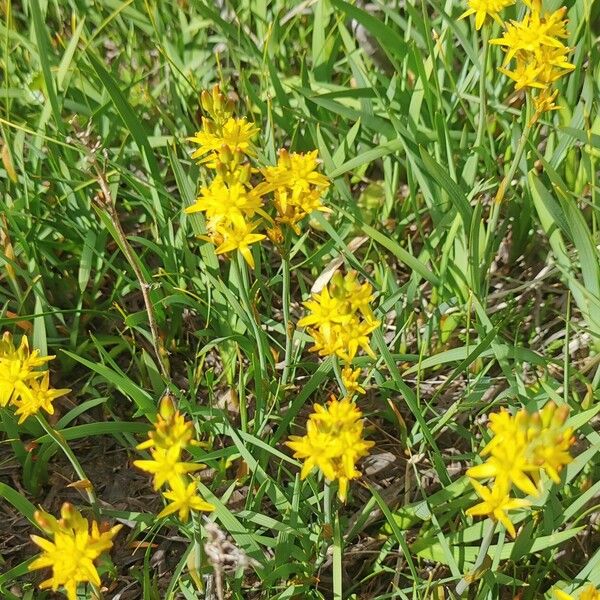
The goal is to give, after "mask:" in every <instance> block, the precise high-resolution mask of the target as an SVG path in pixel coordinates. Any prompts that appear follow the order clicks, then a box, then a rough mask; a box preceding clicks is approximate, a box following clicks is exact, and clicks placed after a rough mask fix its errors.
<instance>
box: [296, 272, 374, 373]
mask: <svg viewBox="0 0 600 600" xmlns="http://www.w3.org/2000/svg"><path fill="white" fill-rule="evenodd" d="M373 298H374V294H373V288H372V287H371V284H369V283H362V284H361V283H359V282H358V281H357V274H356V272H355V271H350V272H349V273H347V274H346V276H345V277H343V276H342V275H341V273H339V272H338V273H336V274H335V275H334V276H333V277H332V279H331V282H330V284H329V285H328V286H326V287H324V288H323V289H322V290H321V292H320V293H318V294H313V295H312V298H311V299H310V300H307V301H306V302H304V306H305V307H306V308H307V309H308V310H309V314H308V315H306V316H305V317H303V318H302V319H300V321H298V325H299V326H300V327H307V330H308V332H309V333H310V335H311V336H312V338H313V340H314V345H313V346H312V348H311V351H313V352H318V353H319V356H329V355H336V356H339V357H340V358H341V359H342V360H343V361H345V362H346V363H350V362H351V361H352V359H353V358H354V357H355V356H356V354H357V352H358V350H359V348H362V349H363V350H364V351H365V352H366V353H367V354H368V355H369V356H371V357H372V358H375V353H374V352H373V350H372V348H371V346H370V345H369V335H370V334H371V332H373V331H374V330H375V329H377V327H379V325H380V321H377V320H376V319H375V316H374V315H373V311H372V310H371V302H372V301H373ZM344 373H345V377H346V382H347V383H348V384H351V382H352V380H353V379H354V380H355V376H354V375H353V374H352V373H353V372H352V371H351V370H345V371H344Z"/></svg>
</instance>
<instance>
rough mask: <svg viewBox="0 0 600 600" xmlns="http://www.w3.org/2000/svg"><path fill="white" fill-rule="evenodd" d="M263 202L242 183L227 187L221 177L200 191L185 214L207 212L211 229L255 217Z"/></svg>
mask: <svg viewBox="0 0 600 600" xmlns="http://www.w3.org/2000/svg"><path fill="white" fill-rule="evenodd" d="M261 205H262V201H261V198H260V196H259V195H258V194H257V193H256V192H255V191H254V190H252V189H248V188H246V187H245V186H244V185H242V184H241V183H234V184H231V185H226V184H225V182H224V181H223V179H222V178H221V177H216V178H215V179H214V180H213V181H212V183H211V184H210V185H209V186H208V187H203V188H202V189H201V190H200V196H199V197H198V199H197V200H196V202H195V203H194V204H192V205H191V206H188V207H187V208H186V209H185V212H186V213H188V214H190V213H196V212H205V213H206V217H207V218H208V219H209V220H210V223H211V225H210V227H212V228H214V227H216V226H217V225H218V224H219V223H221V222H225V223H231V222H232V221H234V220H236V219H238V220H239V219H242V218H244V217H253V216H254V215H255V214H256V212H257V211H259V210H260V208H261Z"/></svg>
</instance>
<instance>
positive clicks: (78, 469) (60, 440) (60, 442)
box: [35, 413, 99, 518]
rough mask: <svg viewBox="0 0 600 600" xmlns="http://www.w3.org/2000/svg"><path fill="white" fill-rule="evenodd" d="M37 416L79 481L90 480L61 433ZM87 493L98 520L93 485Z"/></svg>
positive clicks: (87, 489) (87, 488)
mask: <svg viewBox="0 0 600 600" xmlns="http://www.w3.org/2000/svg"><path fill="white" fill-rule="evenodd" d="M35 416H36V419H37V420H38V422H39V424H40V425H41V426H42V427H43V428H44V431H45V432H46V433H47V434H48V435H49V436H50V437H51V438H52V439H53V440H54V442H55V443H56V445H57V446H58V447H59V448H60V449H61V450H62V451H63V453H64V455H65V456H66V457H67V459H68V460H69V462H70V463H71V465H72V466H73V469H74V470H75V473H76V474H77V476H78V477H79V479H80V480H81V481H84V480H88V478H87V475H86V474H85V471H84V470H83V468H82V466H81V464H80V463H79V461H78V460H77V457H76V456H75V454H74V453H73V450H71V448H70V447H69V444H67V441H66V440H65V438H64V437H63V436H62V435H61V434H60V432H58V431H56V430H55V429H53V428H52V427H51V426H50V424H49V423H48V421H46V419H45V418H44V417H43V416H42V415H40V414H39V413H38V414H36V415H35ZM88 481H89V480H88ZM85 492H86V494H87V497H88V500H89V503H90V505H91V507H92V510H93V512H94V517H96V518H98V517H99V510H98V502H97V500H96V494H94V489H93V487H92V486H91V484H90V486H89V487H86V490H85Z"/></svg>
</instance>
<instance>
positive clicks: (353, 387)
mask: <svg viewBox="0 0 600 600" xmlns="http://www.w3.org/2000/svg"><path fill="white" fill-rule="evenodd" d="M359 377H360V369H355V370H353V369H352V367H350V366H348V367H344V370H343V371H342V383H343V384H344V387H345V388H346V393H347V394H348V396H352V394H364V393H365V388H364V387H362V386H361V385H360V383H359V382H358V378H359Z"/></svg>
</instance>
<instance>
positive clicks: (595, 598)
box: [554, 583, 600, 600]
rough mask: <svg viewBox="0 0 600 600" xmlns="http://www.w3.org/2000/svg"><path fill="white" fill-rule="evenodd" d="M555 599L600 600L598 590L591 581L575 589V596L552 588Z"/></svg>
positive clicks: (599, 591)
mask: <svg viewBox="0 0 600 600" xmlns="http://www.w3.org/2000/svg"><path fill="white" fill-rule="evenodd" d="M554 595H555V596H556V598H557V600H600V590H599V589H596V588H595V587H594V586H593V585H592V584H591V583H590V584H589V585H586V586H585V587H584V588H581V589H580V590H578V591H577V595H576V596H572V595H571V594H567V593H566V592H563V591H562V590H554Z"/></svg>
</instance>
